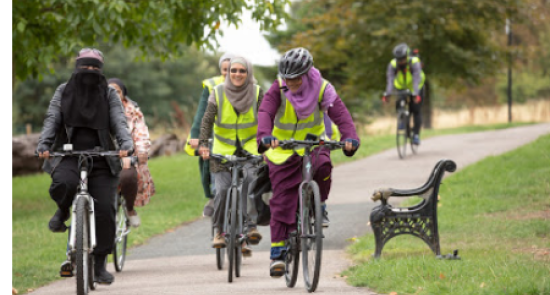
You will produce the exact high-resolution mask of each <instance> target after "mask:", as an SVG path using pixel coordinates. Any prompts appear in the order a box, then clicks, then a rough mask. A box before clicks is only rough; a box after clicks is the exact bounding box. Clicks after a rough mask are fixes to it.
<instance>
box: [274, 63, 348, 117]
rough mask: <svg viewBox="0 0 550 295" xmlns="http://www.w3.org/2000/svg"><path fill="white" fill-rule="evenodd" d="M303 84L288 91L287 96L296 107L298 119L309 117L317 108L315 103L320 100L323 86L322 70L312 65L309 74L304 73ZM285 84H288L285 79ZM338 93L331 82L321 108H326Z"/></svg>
mask: <svg viewBox="0 0 550 295" xmlns="http://www.w3.org/2000/svg"><path fill="white" fill-rule="evenodd" d="M301 77H302V85H301V86H300V88H298V90H297V91H296V92H292V91H290V90H289V91H287V92H285V96H286V97H287V98H288V100H289V101H290V103H291V104H292V106H293V107H294V109H295V110H296V115H297V117H298V119H300V120H303V119H305V118H307V117H309V116H310V115H311V114H312V113H313V111H314V110H315V105H316V104H317V103H318V100H319V91H321V87H322V86H323V77H322V76H321V72H319V70H318V69H316V68H315V67H311V69H309V71H308V72H307V74H305V75H302V76H301ZM283 85H284V86H286V82H285V80H283ZM336 97H337V94H336V91H334V88H333V87H332V86H331V85H330V84H329V85H327V87H326V88H325V93H324V95H323V100H322V101H321V108H322V109H323V110H326V109H327V108H328V107H329V106H330V105H331V104H332V103H333V102H334V100H335V99H336Z"/></svg>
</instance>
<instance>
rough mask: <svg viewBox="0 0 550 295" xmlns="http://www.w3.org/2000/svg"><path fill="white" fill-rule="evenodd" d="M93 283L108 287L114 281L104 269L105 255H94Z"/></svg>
mask: <svg viewBox="0 0 550 295" xmlns="http://www.w3.org/2000/svg"><path fill="white" fill-rule="evenodd" d="M94 256H95V257H94V261H95V265H94V282H96V283H98V284H105V285H110V284H111V283H112V282H114V281H115V277H114V276H113V275H112V274H111V273H109V272H108V271H107V269H105V262H106V258H107V255H94Z"/></svg>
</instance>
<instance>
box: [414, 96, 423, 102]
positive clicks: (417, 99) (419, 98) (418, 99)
mask: <svg viewBox="0 0 550 295" xmlns="http://www.w3.org/2000/svg"><path fill="white" fill-rule="evenodd" d="M421 101H422V97H420V95H417V96H416V97H415V98H414V102H415V103H420V102H421Z"/></svg>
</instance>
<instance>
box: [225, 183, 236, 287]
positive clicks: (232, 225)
mask: <svg viewBox="0 0 550 295" xmlns="http://www.w3.org/2000/svg"><path fill="white" fill-rule="evenodd" d="M229 198H230V204H231V208H230V213H229V214H230V217H229V243H228V247H227V255H228V257H227V258H228V259H227V260H229V268H228V270H227V281H228V282H230V283H231V282H233V269H234V267H235V266H234V263H235V242H236V236H235V233H236V231H237V188H234V187H233V188H231V193H230V194H229Z"/></svg>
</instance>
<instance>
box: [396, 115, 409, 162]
mask: <svg viewBox="0 0 550 295" xmlns="http://www.w3.org/2000/svg"><path fill="white" fill-rule="evenodd" d="M407 119H408V116H407V115H405V114H403V113H400V114H398V115H397V130H396V137H395V141H396V144H397V154H398V155H399V158H400V159H403V158H405V155H406V152H407V137H408V134H407V130H406V126H408V124H407Z"/></svg>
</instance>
